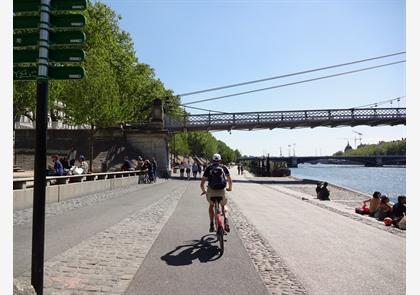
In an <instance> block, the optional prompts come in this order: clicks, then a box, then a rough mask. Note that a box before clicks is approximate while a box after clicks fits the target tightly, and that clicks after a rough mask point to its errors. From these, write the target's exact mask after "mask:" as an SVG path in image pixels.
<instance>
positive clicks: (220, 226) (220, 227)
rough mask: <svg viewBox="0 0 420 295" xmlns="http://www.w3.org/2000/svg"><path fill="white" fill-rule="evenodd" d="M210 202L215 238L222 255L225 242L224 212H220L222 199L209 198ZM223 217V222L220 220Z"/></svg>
mask: <svg viewBox="0 0 420 295" xmlns="http://www.w3.org/2000/svg"><path fill="white" fill-rule="evenodd" d="M204 194H205V192H203V193H202V194H201V195H204ZM210 200H211V201H212V202H213V204H214V206H213V207H214V224H215V225H216V237H217V240H218V241H219V248H220V252H221V253H223V252H224V250H225V245H224V244H225V243H224V242H225V241H224V235H225V233H226V231H225V224H224V222H223V221H224V218H225V212H224V211H223V210H222V207H221V204H220V203H221V202H222V200H223V197H211V198H210ZM222 215H223V220H222Z"/></svg>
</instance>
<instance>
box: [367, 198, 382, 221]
mask: <svg viewBox="0 0 420 295" xmlns="http://www.w3.org/2000/svg"><path fill="white" fill-rule="evenodd" d="M367 203H369V212H368V213H369V216H371V217H373V214H375V212H376V209H378V207H379V204H380V203H381V193H380V192H374V193H373V195H372V198H370V199H367V200H364V201H363V207H365V206H366V204H367Z"/></svg>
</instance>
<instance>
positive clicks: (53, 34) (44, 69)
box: [13, 0, 87, 295]
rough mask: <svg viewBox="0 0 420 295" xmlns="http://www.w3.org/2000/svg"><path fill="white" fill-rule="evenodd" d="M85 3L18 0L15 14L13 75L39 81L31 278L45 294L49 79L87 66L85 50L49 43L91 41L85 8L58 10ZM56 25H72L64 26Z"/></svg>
mask: <svg viewBox="0 0 420 295" xmlns="http://www.w3.org/2000/svg"><path fill="white" fill-rule="evenodd" d="M86 7H87V2H86V0H13V12H14V13H15V14H16V15H15V16H14V17H13V29H14V36H13V46H14V47H15V48H14V50H13V63H14V67H13V80H36V81H37V90H36V94H37V97H36V135H35V165H34V166H35V167H34V194H33V199H34V201H33V204H34V205H33V223H32V264H31V284H32V286H33V287H34V289H35V291H36V293H37V294H38V295H42V294H43V285H44V277H43V276H44V233H45V185H46V169H45V163H46V162H47V158H46V153H47V127H48V80H54V79H55V80H69V79H82V78H83V77H84V76H85V70H84V68H83V67H81V66H78V65H77V66H74V63H75V62H76V63H79V62H82V61H83V60H84V59H85V52H84V51H83V50H81V49H75V48H64V49H63V48H53V49H50V45H52V46H54V45H64V46H66V45H81V44H83V43H84V42H85V41H86V36H85V34H84V33H83V32H81V31H80V29H81V28H83V27H84V25H85V23H86V19H85V17H84V16H83V15H82V14H62V13H60V14H56V12H57V11H66V10H76V11H80V10H84V9H86ZM20 13H24V14H23V15H20ZM29 14H30V15H29ZM56 28H58V29H73V30H72V31H62V32H60V31H56ZM74 29H79V31H75V30H74ZM28 47H29V48H28ZM34 47H36V49H34ZM72 47H73V46H72ZM51 62H53V63H59V65H57V64H51ZM67 63H71V64H72V65H73V66H68V65H67ZM35 64H36V65H37V66H35Z"/></svg>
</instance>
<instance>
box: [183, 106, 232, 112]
mask: <svg viewBox="0 0 420 295" xmlns="http://www.w3.org/2000/svg"><path fill="white" fill-rule="evenodd" d="M180 106H182V107H186V108H189V109H194V110H200V111H206V112H213V113H220V114H228V113H226V112H221V111H216V110H208V109H202V108H196V107H190V106H186V105H183V104H180Z"/></svg>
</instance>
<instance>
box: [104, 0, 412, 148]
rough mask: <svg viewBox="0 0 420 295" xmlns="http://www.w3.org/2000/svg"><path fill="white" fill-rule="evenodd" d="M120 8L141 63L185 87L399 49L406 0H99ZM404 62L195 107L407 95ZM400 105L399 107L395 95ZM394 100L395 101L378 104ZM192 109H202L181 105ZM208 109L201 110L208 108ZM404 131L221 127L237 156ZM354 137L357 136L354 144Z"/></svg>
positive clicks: (285, 106)
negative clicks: (226, 129) (237, 152)
mask: <svg viewBox="0 0 420 295" xmlns="http://www.w3.org/2000/svg"><path fill="white" fill-rule="evenodd" d="M101 2H103V3H105V4H107V5H108V6H110V7H111V8H112V9H113V10H115V11H116V12H117V14H119V15H120V16H121V18H122V19H121V21H120V27H121V28H122V29H123V30H125V31H127V32H129V33H130V35H131V37H132V39H133V42H134V46H135V50H136V54H137V57H138V59H139V61H140V62H144V63H147V64H149V65H150V66H151V67H152V68H154V69H155V73H156V76H157V77H158V78H159V79H160V80H161V81H162V82H163V83H164V84H165V87H167V88H169V89H172V90H173V91H174V93H175V94H182V93H187V92H191V91H196V90H202V89H207V88H212V87H217V86H223V85H227V84H233V83H238V82H244V81H250V80H256V79H262V78H267V77H272V76H278V75H283V74H290V73H294V72H299V71H305V70H309V69H314V68H320V67H324V66H330V65H335V64H341V63H346V62H352V61H356V60H361V59H366V58H371V57H377V56H382V55H387V54H392V53H397V52H403V51H405V50H406V47H405V43H406V40H405V22H406V20H405V11H406V7H405V2H404V1H386V0H384V1H368V0H364V1H345V0H340V1H176V0H175V1H139V0H106V1H105V0H103V1H101ZM405 58H406V56H405V54H403V55H398V56H395V57H391V58H386V59H381V60H377V61H371V62H366V63H360V64H356V65H352V66H346V67H340V68H336V69H330V70H325V71H320V72H316V73H312V74H305V75H299V76H295V77H290V78H285V79H278V80H273V81H269V82H264V83H257V84H252V85H247V86H243V87H236V88H231V89H226V90H222V91H215V92H209V93H203V94H197V95H194V96H185V97H181V101H182V102H183V103H188V102H192V101H195V100H200V99H206V98H212V97H215V96H220V95H225V94H231V93H236V92H242V91H248V90H253V89H258V88H264V87H270V86H275V85H280V84H284V83H289V82H294V81H300V80H306V79H311V78H316V77H321V76H326V75H331V74H335V73H340V72H346V71H350V70H355V69H360V68H365V67H370V66H375V65H379V64H385V63H389V62H394V61H399V60H405ZM405 94H406V91H405V63H402V64H397V65H393V66H389V67H383V68H379V69H374V70H370V71H365V72H360V73H355V74H350V75H344V76H341V77H335V78H330V79H325V80H320V81H314V82H308V83H304V84H299V85H293V86H288V87H283V88H277V89H273V90H268V91H262V92H257V93H253V94H248V95H241V96H235V97H230V98H225V99H220V100H214V101H210V102H205V103H199V104H193V105H191V106H193V107H198V108H203V109H210V110H217V111H224V112H252V111H282V110H305V109H334V108H351V107H357V106H362V105H366V104H370V103H375V102H380V101H384V100H391V99H393V98H396V97H401V96H405ZM398 105H399V106H401V107H404V106H405V99H401V101H400V102H399V103H398ZM381 106H382V107H396V106H397V102H396V101H394V103H393V104H392V105H391V104H384V105H381ZM187 111H189V112H191V113H203V111H198V110H193V109H187ZM204 113H206V112H204ZM355 132H359V133H362V136H361V137H362V143H365V144H369V143H377V142H378V141H380V140H385V141H388V140H396V139H401V138H403V137H406V128H405V126H403V125H399V126H392V127H391V126H383V127H369V126H356V127H353V128H351V127H340V128H329V127H317V128H314V129H310V128H305V129H299V130H290V129H274V130H259V131H241V130H237V131H231V132H228V131H223V132H213V135H214V136H215V137H216V138H217V139H220V140H223V141H224V142H226V143H227V144H228V145H229V146H230V147H232V148H234V149H238V150H239V151H241V153H242V154H243V155H262V154H270V155H275V156H277V155H280V153H282V155H288V154H293V153H294V154H295V155H330V154H332V153H334V152H336V151H338V150H343V149H344V147H345V146H346V144H347V141H349V143H350V145H352V146H354V139H355V137H357V138H359V135H357V133H355ZM359 142H360V140H359V139H358V140H357V143H359Z"/></svg>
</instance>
